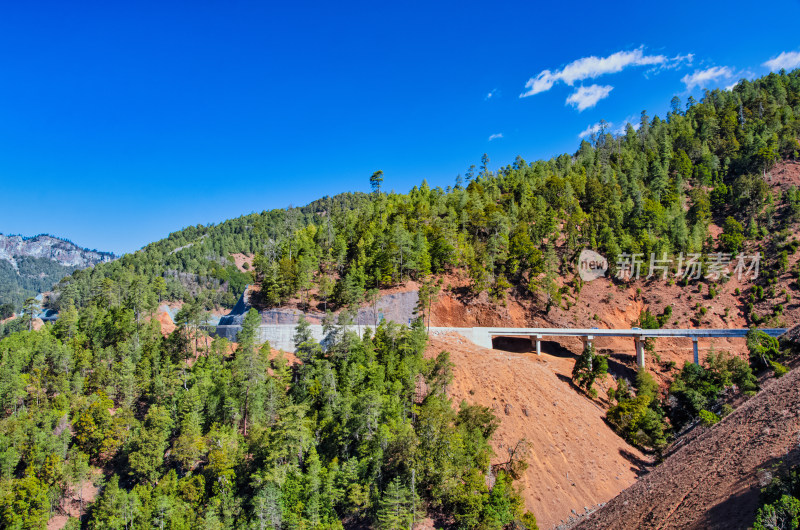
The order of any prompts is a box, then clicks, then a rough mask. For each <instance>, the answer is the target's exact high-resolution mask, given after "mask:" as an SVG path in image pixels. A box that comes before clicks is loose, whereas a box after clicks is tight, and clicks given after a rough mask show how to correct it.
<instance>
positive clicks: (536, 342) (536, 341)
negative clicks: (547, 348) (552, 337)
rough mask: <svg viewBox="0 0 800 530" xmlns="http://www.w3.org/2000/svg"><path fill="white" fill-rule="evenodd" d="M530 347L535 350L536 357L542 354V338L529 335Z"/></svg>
mask: <svg viewBox="0 0 800 530" xmlns="http://www.w3.org/2000/svg"><path fill="white" fill-rule="evenodd" d="M531 346H532V347H533V348H534V349H535V350H536V355H541V354H542V336H541V335H531Z"/></svg>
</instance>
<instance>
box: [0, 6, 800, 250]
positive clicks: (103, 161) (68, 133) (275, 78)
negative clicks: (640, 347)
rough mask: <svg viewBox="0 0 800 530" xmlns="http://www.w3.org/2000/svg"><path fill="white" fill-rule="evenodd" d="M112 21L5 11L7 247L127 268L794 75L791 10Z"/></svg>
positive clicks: (2, 214)
mask: <svg viewBox="0 0 800 530" xmlns="http://www.w3.org/2000/svg"><path fill="white" fill-rule="evenodd" d="M115 4H117V3H114V2H96V3H89V2H52V3H48V2H35V1H34V2H16V3H7V5H6V6H4V8H3V14H2V16H1V17H0V201H2V208H0V232H3V233H6V234H8V233H21V234H23V235H34V234H36V233H40V232H48V233H52V234H54V235H58V236H62V237H67V238H70V239H72V240H73V241H75V242H76V243H78V244H80V245H82V246H87V247H90V248H97V249H100V250H109V251H114V252H117V253H121V252H130V251H133V250H136V249H138V248H140V247H141V246H143V245H145V244H147V243H148V242H150V241H153V240H157V239H160V238H162V237H164V236H166V235H167V234H168V233H169V232H172V231H175V230H178V229H180V228H182V227H184V226H187V225H192V224H198V223H200V224H206V223H211V222H220V221H223V220H225V219H227V218H231V217H236V216H239V215H242V214H246V213H249V212H252V211H262V210H265V209H272V208H281V207H286V206H288V205H290V204H293V205H302V204H306V203H308V202H310V201H312V200H314V199H316V198H318V197H321V196H323V195H333V194H335V193H338V192H342V191H352V190H364V191H366V190H367V189H368V185H369V181H368V179H369V176H370V175H371V174H372V173H373V172H374V171H375V170H378V169H382V170H383V171H384V173H385V182H384V187H385V188H388V189H394V190H396V191H402V192H405V191H407V190H408V189H410V188H411V187H412V186H414V185H416V184H419V183H420V182H421V181H422V179H427V180H428V182H429V183H430V184H431V185H432V186H437V185H438V186H442V187H445V186H447V185H452V184H453V182H454V179H455V176H456V175H457V174H458V173H461V174H463V173H464V172H465V171H466V169H467V168H468V167H469V165H470V164H478V163H479V160H480V157H481V155H482V154H483V153H484V152H486V153H488V155H489V157H490V159H491V163H490V166H491V168H492V169H496V168H497V167H499V166H502V165H506V164H508V163H511V162H513V160H514V158H515V157H516V156H517V155H520V156H522V157H523V158H524V159H526V160H528V161H532V160H535V159H538V158H549V157H551V156H553V155H557V154H560V153H562V152H570V153H572V152H574V151H575V150H576V149H577V147H578V145H579V141H580V139H579V135H580V133H581V132H583V131H587V130H590V128H591V127H592V126H593V125H594V124H596V123H597V122H598V121H599V120H600V119H605V120H606V121H608V122H611V123H612V124H613V128H616V127H620V126H622V125H624V123H625V122H626V120H627V119H632V120H635V119H638V116H639V114H640V112H641V111H642V110H643V109H647V111H648V113H649V114H650V115H651V116H653V115H655V114H659V115H663V114H664V113H665V111H666V110H667V108H668V106H669V101H670V99H671V98H672V96H674V95H678V96H679V97H681V98H682V99H683V100H684V101H685V99H686V98H687V97H688V95H689V94H692V95H694V96H695V97H696V98H698V99H699V98H700V97H701V96H702V93H703V89H704V88H716V87H727V86H730V85H731V84H733V83H735V82H736V81H737V80H738V79H740V78H742V77H753V76H760V75H763V74H766V73H767V72H769V70H770V68H778V67H780V66H781V65H784V66H791V65H798V64H800V37H798V32H797V27H796V21H797V20H798V16H800V2H798V1H797V0H795V1H781V0H779V1H777V2H772V3H770V4H769V6H768V7H767V6H766V5H765V6H763V8H762V9H760V10H756V11H754V9H753V6H752V3H751V2H747V3H746V2H716V3H705V2H691V3H690V2H670V3H658V4H652V3H649V2H628V3H624V2H620V3H615V4H607V3H606V4H603V3H599V2H589V3H586V4H585V5H581V4H577V3H574V2H571V3H564V2H551V3H547V4H548V5H537V3H534V2H495V3H487V2H480V3H478V2H463V1H461V2H451V3H443V2H439V3H432V2H397V3H388V2H364V3H353V2H351V3H336V2H287V3H271V2H247V1H231V2H204V1H200V2H185V3H178V2H152V3H151V2H136V3H135V5H134V3H128V5H115ZM770 61H772V62H770ZM490 94H491V95H490ZM524 94H529V95H527V96H525V97H521V96H522V95H524Z"/></svg>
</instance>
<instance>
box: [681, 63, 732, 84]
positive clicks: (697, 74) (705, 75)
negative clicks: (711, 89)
mask: <svg viewBox="0 0 800 530" xmlns="http://www.w3.org/2000/svg"><path fill="white" fill-rule="evenodd" d="M733 75H734V73H733V70H731V69H730V68H728V67H727V66H712V67H711V68H706V69H705V70H695V71H694V72H693V73H691V74H686V75H685V76H683V77H682V78H681V81H683V83H684V84H685V85H686V90H692V89H693V88H695V87H700V88H705V86H706V85H707V84H708V83H710V82H712V81H715V80H717V79H720V78H724V79H730V78H731V77H733Z"/></svg>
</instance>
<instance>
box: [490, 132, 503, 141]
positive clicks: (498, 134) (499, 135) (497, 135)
mask: <svg viewBox="0 0 800 530" xmlns="http://www.w3.org/2000/svg"><path fill="white" fill-rule="evenodd" d="M502 137H503V133H497V134H493V135H491V136H490V137H489V141H490V142H491V141H492V140H499V139H500V138H502Z"/></svg>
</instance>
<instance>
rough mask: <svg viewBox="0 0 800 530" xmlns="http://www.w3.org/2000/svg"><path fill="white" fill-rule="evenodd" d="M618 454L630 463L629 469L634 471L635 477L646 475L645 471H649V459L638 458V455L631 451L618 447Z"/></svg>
mask: <svg viewBox="0 0 800 530" xmlns="http://www.w3.org/2000/svg"><path fill="white" fill-rule="evenodd" d="M619 454H620V456H621V457H622V458H624V459H625V460H627V461H628V462H630V463H631V465H632V466H631V471H633V472H634V473H636V476H637V477H642V476H643V475H646V474H647V473H649V472H650V467H649V466H650V464H651V463H650V462H649V461H647V460H645V459H643V458H640V457H639V456H637V455H635V454H634V453H632V452H631V451H628V450H627V449H620V450H619Z"/></svg>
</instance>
